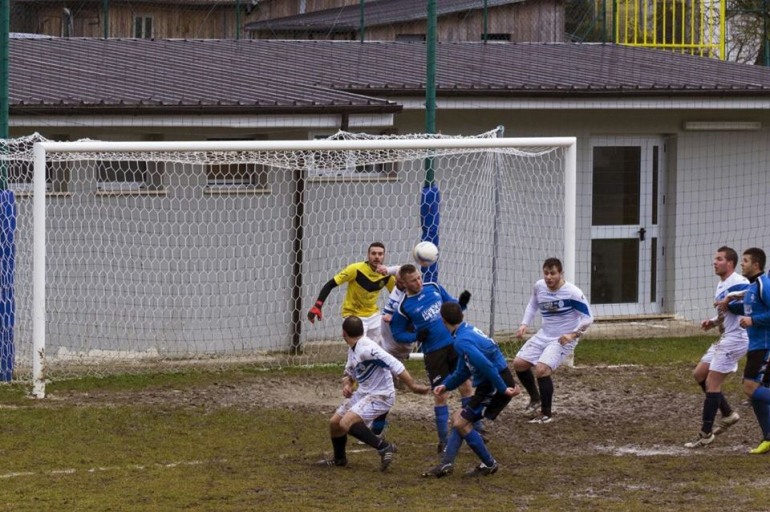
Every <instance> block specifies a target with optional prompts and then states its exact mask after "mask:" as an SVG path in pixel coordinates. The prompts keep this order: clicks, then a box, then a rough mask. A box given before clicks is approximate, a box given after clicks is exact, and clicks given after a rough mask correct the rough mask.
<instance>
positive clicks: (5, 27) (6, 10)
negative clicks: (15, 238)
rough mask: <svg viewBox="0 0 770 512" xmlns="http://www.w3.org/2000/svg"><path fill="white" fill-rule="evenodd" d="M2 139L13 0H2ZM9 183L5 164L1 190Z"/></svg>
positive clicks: (3, 136) (5, 126)
mask: <svg viewBox="0 0 770 512" xmlns="http://www.w3.org/2000/svg"><path fill="white" fill-rule="evenodd" d="M0 2H2V3H0V41H2V42H3V44H2V48H0V139H7V138H8V69H9V65H8V62H9V49H8V46H10V42H11V41H10V33H11V28H10V23H11V21H10V17H11V16H10V12H11V0H0ZM7 185H8V175H7V173H6V169H5V166H3V167H2V169H0V190H5V189H6V188H7Z"/></svg>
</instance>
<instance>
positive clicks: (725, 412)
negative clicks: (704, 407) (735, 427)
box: [698, 380, 733, 432]
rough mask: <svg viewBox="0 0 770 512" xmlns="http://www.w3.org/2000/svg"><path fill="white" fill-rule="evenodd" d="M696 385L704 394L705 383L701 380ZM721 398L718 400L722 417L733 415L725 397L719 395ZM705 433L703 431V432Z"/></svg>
mask: <svg viewBox="0 0 770 512" xmlns="http://www.w3.org/2000/svg"><path fill="white" fill-rule="evenodd" d="M698 385H699V386H700V388H701V389H702V390H703V392H704V393H706V381H705V380H702V381H699V382H698ZM720 395H721V396H722V398H721V399H720V400H719V412H721V413H722V417H723V418H724V417H727V416H730V415H731V414H732V413H733V408H732V407H730V404H728V403H727V400H726V399H725V395H724V394H722V393H720ZM704 432H705V430H704Z"/></svg>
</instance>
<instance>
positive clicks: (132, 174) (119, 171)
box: [96, 160, 163, 194]
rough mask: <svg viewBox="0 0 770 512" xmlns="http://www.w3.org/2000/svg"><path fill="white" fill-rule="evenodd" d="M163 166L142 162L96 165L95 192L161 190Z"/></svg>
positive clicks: (116, 162) (102, 163)
mask: <svg viewBox="0 0 770 512" xmlns="http://www.w3.org/2000/svg"><path fill="white" fill-rule="evenodd" d="M162 166H163V164H162V163H160V162H146V161H143V160H112V161H110V160H105V161H100V162H99V163H98V164H97V168H96V172H97V177H96V181H97V186H96V187H97V191H98V192H102V193H118V194H124V193H134V192H142V193H143V192H149V191H161V190H163V171H162Z"/></svg>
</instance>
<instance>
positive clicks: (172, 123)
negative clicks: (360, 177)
mask: <svg viewBox="0 0 770 512" xmlns="http://www.w3.org/2000/svg"><path fill="white" fill-rule="evenodd" d="M9 125H10V126H11V127H13V128H22V127H39V126H49V127H81V128H82V127H109V128H116V127H134V128H136V127H150V128H152V127H156V128H190V127H195V128H248V129H280V128H299V129H309V130H310V129H327V128H331V129H338V128H340V127H341V126H347V127H348V129H365V128H379V127H390V126H393V114H392V113H380V114H318V115H314V116H307V115H289V114H284V115H258V116H257V115H162V114H153V115H150V114H146V115H96V114H94V115H61V114H60V113H59V114H47V115H46V114H43V115H41V114H39V113H36V114H35V115H24V114H23V113H18V114H16V115H11V116H10V118H9Z"/></svg>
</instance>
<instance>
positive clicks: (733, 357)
mask: <svg viewBox="0 0 770 512" xmlns="http://www.w3.org/2000/svg"><path fill="white" fill-rule="evenodd" d="M748 348H749V346H748V344H747V343H746V342H745V341H743V340H737V341H733V342H729V341H727V340H724V339H720V340H719V341H717V342H716V343H714V344H712V345H711V346H710V347H709V349H708V350H707V351H706V353H705V354H703V357H701V359H700V362H701V363H706V364H707V365H709V371H712V372H717V373H733V372H735V371H738V362H739V361H740V360H741V358H742V357H743V356H745V355H746V351H747V350H748Z"/></svg>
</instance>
